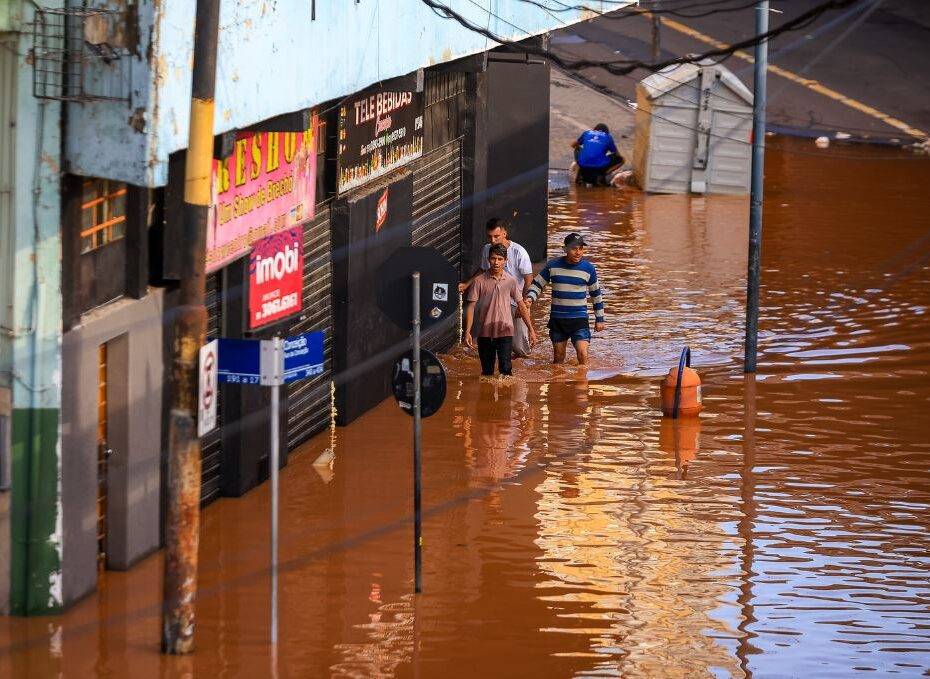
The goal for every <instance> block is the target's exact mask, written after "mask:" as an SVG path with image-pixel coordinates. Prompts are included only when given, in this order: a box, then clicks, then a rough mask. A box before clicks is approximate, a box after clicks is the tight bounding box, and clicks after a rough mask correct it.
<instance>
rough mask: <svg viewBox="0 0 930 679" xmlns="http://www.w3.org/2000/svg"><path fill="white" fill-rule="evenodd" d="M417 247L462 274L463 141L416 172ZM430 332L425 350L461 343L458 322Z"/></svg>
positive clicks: (438, 151)
mask: <svg viewBox="0 0 930 679" xmlns="http://www.w3.org/2000/svg"><path fill="white" fill-rule="evenodd" d="M413 244H414V245H422V246H429V247H434V248H436V249H437V250H439V252H440V253H442V255H443V256H444V257H445V258H446V259H447V260H449V262H450V263H451V264H452V266H454V267H455V268H456V270H459V271H461V264H462V141H461V139H456V140H454V141H451V142H449V143H448V144H446V145H445V146H441V147H439V148H437V149H435V150H434V151H432V152H431V153H428V154H427V155H425V156H424V157H423V158H421V159H420V160H419V161H417V164H416V165H415V167H414V171H413ZM452 320H454V321H455V322H454V323H450V324H447V325H439V326H437V327H436V328H434V329H432V330H431V331H428V332H427V333H426V334H425V336H424V340H423V346H424V348H426V349H429V350H431V351H445V350H446V349H448V348H449V347H450V346H452V345H453V344H454V343H455V342H456V341H458V336H457V335H458V320H457V319H452Z"/></svg>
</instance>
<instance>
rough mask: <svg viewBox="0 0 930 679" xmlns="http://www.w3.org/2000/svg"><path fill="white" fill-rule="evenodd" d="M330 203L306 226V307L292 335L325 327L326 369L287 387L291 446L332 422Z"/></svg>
mask: <svg viewBox="0 0 930 679" xmlns="http://www.w3.org/2000/svg"><path fill="white" fill-rule="evenodd" d="M331 251H332V246H331V241H330V221H329V206H328V205H327V206H326V207H323V208H318V209H317V214H316V216H315V217H314V218H313V219H312V220H310V221H309V222H308V223H307V224H306V225H305V226H304V273H303V311H302V312H301V314H300V316H298V317H297V320H296V322H295V323H294V324H293V325H292V326H291V327H290V330H289V333H288V334H290V335H296V334H299V333H303V332H311V331H314V330H322V331H323V332H324V333H325V334H326V341H325V344H324V345H323V350H324V358H325V363H324V370H323V373H322V374H320V375H317V376H315V377H313V378H312V379H308V380H300V381H298V382H292V383H291V384H290V385H288V387H287V447H288V449H289V450H291V449H294V448H296V447H297V446H299V445H300V444H301V443H303V442H304V441H306V440H307V439H309V438H310V437H311V436H313V435H314V434H316V433H317V432H319V431H322V430H323V429H325V428H326V427H327V426H328V425H329V417H330V403H329V400H330V395H329V390H330V386H329V385H330V381H331V380H332V370H333V305H332V261H331Z"/></svg>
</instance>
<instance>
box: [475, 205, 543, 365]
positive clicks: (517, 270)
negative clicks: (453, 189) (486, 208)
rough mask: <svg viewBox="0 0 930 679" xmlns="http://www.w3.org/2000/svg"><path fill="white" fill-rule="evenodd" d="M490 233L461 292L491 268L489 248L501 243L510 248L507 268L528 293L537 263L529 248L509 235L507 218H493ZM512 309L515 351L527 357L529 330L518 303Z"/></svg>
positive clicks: (489, 227)
mask: <svg viewBox="0 0 930 679" xmlns="http://www.w3.org/2000/svg"><path fill="white" fill-rule="evenodd" d="M487 233H488V242H487V243H486V244H485V246H484V248H483V249H482V250H481V259H480V260H479V267H478V268H477V269H476V270H475V272H474V273H473V274H472V275H471V276H469V278H468V280H467V281H465V282H464V283H459V292H462V293H464V292H465V290H467V289H468V286H469V285H471V283H472V281H473V280H475V278H476V277H477V276H479V275H481V274H482V273H483V272H485V271H487V270H488V269H489V268H491V265H490V263H489V262H488V251H489V250H490V249H491V246H492V245H497V244H500V245H503V246H504V247H505V248H507V263H506V264H505V265H504V271H506V272H507V273H509V274H510V275H511V276H513V277H514V278H516V279H517V282H518V283H520V287H521V292H522V294H524V295H525V294H526V293H527V292H528V291H529V289H530V285H532V283H533V263H532V262H531V261H530V254H529V253H528V252H527V251H526V248H525V247H523V246H522V245H520V244H519V243H514V242H513V241H512V240H509V239H508V238H507V223H506V222H505V221H504V220H503V219H500V218H498V217H492V218H491V219H489V220H488V223H487ZM511 311H512V312H513V354H514V356H520V357H523V358H525V357H526V356H529V355H530V338H529V330H528V329H527V327H526V324H525V323H524V322H523V319H522V318H520V315H519V314H518V313H517V306H516V305H515V304H514V305H512V306H511Z"/></svg>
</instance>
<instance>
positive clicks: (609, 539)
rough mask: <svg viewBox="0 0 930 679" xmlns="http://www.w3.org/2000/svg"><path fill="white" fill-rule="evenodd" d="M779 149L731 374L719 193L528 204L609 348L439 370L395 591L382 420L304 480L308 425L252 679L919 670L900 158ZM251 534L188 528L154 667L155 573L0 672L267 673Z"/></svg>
mask: <svg viewBox="0 0 930 679" xmlns="http://www.w3.org/2000/svg"><path fill="white" fill-rule="evenodd" d="M802 143H803V142H798V141H796V140H779V139H776V140H773V147H772V148H771V149H770V150H769V154H768V158H767V161H768V166H767V174H766V179H767V193H766V203H765V233H764V244H763V253H762V256H763V288H762V318H761V335H760V352H761V354H760V361H759V374H758V375H757V376H756V377H744V376H743V375H742V373H741V356H742V339H743V324H742V321H743V314H744V289H745V267H746V222H747V201H746V199H745V197H743V198H728V197H704V198H702V197H687V196H646V195H644V194H641V193H638V192H633V191H629V192H619V191H607V190H584V189H578V190H575V189H572V190H571V191H570V192H568V193H566V194H563V195H559V196H556V197H554V198H553V199H552V201H551V204H550V218H551V226H550V243H551V244H553V248H554V244H557V243H559V242H561V238H562V236H564V234H565V233H567V232H568V231H572V230H580V231H583V232H584V233H585V235H586V237H587V238H588V240H589V243H590V247H589V250H590V256H591V258H592V260H593V261H594V262H595V263H596V264H597V266H598V269H599V272H600V276H601V280H602V285H603V287H604V288H605V290H606V295H607V298H606V302H607V309H608V329H607V331H606V332H605V333H604V334H602V335H601V336H598V337H597V338H596V339H595V341H594V344H593V353H594V358H593V363H592V365H591V366H590V367H589V368H588V369H584V368H579V367H578V366H572V365H566V366H552V365H550V364H549V362H548V352H549V346H548V342H542V343H541V344H540V345H539V346H537V347H536V349H535V350H534V352H533V355H532V356H531V357H530V358H528V359H525V360H521V361H519V362H518V363H517V364H516V377H514V378H513V379H511V380H506V381H482V380H480V379H479V378H478V366H477V361H476V359H475V357H474V356H472V355H469V354H468V353H467V352H466V351H465V350H464V349H462V348H461V347H457V348H455V349H454V350H453V351H452V352H450V354H449V355H447V356H444V357H443V361H444V363H445V365H446V368H447V371H448V374H449V378H450V381H449V390H448V394H449V396H448V398H447V401H446V405H445V406H444V407H443V409H442V410H441V411H440V412H439V413H438V414H437V415H435V416H434V417H432V418H429V419H428V420H426V421H425V423H424V473H425V478H424V501H425V506H426V514H425V524H424V567H425V571H424V593H423V594H422V595H421V596H420V597H417V598H414V597H413V596H412V594H411V591H412V555H411V551H412V550H411V546H412V545H411V541H412V528H411V525H410V513H411V499H410V490H411V483H412V482H411V467H412V465H411V459H410V457H411V455H410V445H409V441H410V436H411V425H410V422H409V419H408V418H406V417H405V416H403V415H401V414H400V413H399V412H398V410H397V409H396V407H395V406H394V405H393V403H389V402H386V403H383V404H381V405H380V406H379V407H378V408H376V409H375V410H373V411H372V412H370V413H368V414H367V415H365V416H364V417H362V418H361V419H360V420H359V421H357V422H356V423H355V424H353V425H352V426H350V427H348V428H345V429H341V430H339V431H338V432H337V434H336V439H335V450H336V456H335V461H334V463H333V465H332V468H331V469H330V468H323V469H317V468H314V467H313V466H312V462H313V460H314V459H316V457H317V455H318V454H319V453H320V452H321V451H322V450H323V449H324V448H326V447H328V446H329V445H330V440H329V435H328V434H324V435H322V436H320V437H318V438H317V439H314V440H313V441H311V442H309V444H307V446H306V447H305V448H304V449H303V450H302V451H301V452H300V453H298V454H297V455H295V456H293V457H292V458H291V462H290V463H289V465H288V467H287V468H286V469H285V470H284V471H283V473H282V507H281V516H282V535H281V550H282V553H281V561H282V589H281V591H282V595H281V596H282V599H281V602H280V605H281V623H280V634H281V642H280V647H279V650H278V666H279V668H280V673H281V675H282V676H326V675H332V676H359V677H361V676H366V677H367V676H423V677H428V676H436V675H440V674H441V675H443V676H469V677H470V676H569V675H578V676H624V677H637V676H641V677H695V676H733V677H743V676H753V675H754V676H758V677H780V676H805V675H806V676H849V675H851V674H854V673H856V672H858V671H862V672H865V671H871V672H873V674H875V673H877V675H878V676H886V675H891V674H893V673H897V674H899V675H901V676H920V675H922V674H923V673H924V672H926V671H927V670H928V667H930V633H928V629H930V606H928V604H930V584H928V583H930V578H928V573H930V540H928V537H927V535H928V531H927V529H928V524H930V519H928V516H930V513H928V509H930V487H928V483H927V478H928V472H930V442H928V438H927V436H926V431H925V427H924V426H923V424H922V423H923V421H924V420H925V411H926V410H927V407H928V402H930V387H928V382H927V380H928V374H927V373H928V367H930V323H928V314H927V309H928V308H930V264H928V254H927V253H928V252H930V248H928V243H930V237H928V234H930V209H928V208H930V203H928V197H927V194H926V189H925V187H927V186H930V163H928V162H915V161H913V160H911V159H910V158H909V157H907V156H906V155H904V154H903V153H901V155H897V154H898V153H899V152H896V151H885V150H876V149H868V150H866V149H855V148H853V149H842V153H840V154H836V155H834V152H833V151H832V150H831V151H824V153H823V154H821V155H815V154H811V155H807V154H805V155H800V154H796V153H792V150H794V149H795V148H796V147H799V145H800V144H802ZM803 148H804V149H809V146H806V145H805V146H804V147H803ZM839 155H842V156H843V157H842V158H841V157H838V156H839ZM906 160H907V162H905V161H906ZM879 180H880V181H881V182H882V183H881V184H879V183H878V182H879ZM553 251H554V250H553ZM537 307H539V308H534V311H533V313H534V317H535V318H536V321H537V322H538V327H540V328H542V327H543V323H544V319H545V312H546V309H545V305H537ZM683 345H688V346H690V347H691V349H692V351H693V355H694V365H695V366H696V367H697V368H698V370H699V371H700V373H701V376H702V379H703V382H704V394H705V407H706V410H705V412H704V413H703V414H702V416H701V418H700V420H699V421H693V420H681V421H679V422H678V423H671V422H670V421H664V420H663V419H662V418H661V417H660V416H659V414H658V412H657V401H658V389H657V378H658V376H659V375H661V374H663V373H664V372H665V371H666V370H668V368H669V367H671V366H672V365H675V364H676V363H677V356H678V352H679V351H680V349H681V347H682V346H683ZM267 517H268V489H267V487H261V488H258V489H256V490H254V491H252V492H251V493H250V494H249V495H248V496H246V497H244V498H240V499H235V500H225V499H224V500H221V501H219V502H217V503H215V504H214V505H212V506H210V507H209V508H208V509H207V510H206V511H205V512H204V515H203V521H204V525H203V538H202V543H201V580H200V598H199V603H198V624H199V627H198V651H197V653H196V654H195V655H194V656H192V657H190V658H182V659H179V658H162V657H160V656H159V655H158V652H157V651H158V638H159V636H158V598H159V595H160V573H161V565H160V557H159V556H154V557H152V558H150V559H148V560H147V561H145V562H144V563H142V564H140V565H139V566H138V567H136V568H135V569H134V570H132V571H130V572H128V573H110V574H108V575H107V578H106V583H105V587H104V588H103V589H102V591H101V592H100V593H98V594H97V595H95V596H93V597H91V598H89V599H88V600H86V601H84V602H82V603H81V604H79V605H77V606H76V607H75V608H74V609H73V610H72V611H70V612H69V613H68V614H67V615H64V616H59V617H55V618H41V619H29V620H19V619H4V620H3V622H2V623H0V648H2V649H3V651H2V652H0V675H3V676H16V677H29V676H49V675H61V676H88V675H99V676H108V675H112V676H125V675H128V674H130V673H131V674H132V675H133V676H159V677H160V676H178V675H184V674H190V675H201V676H211V677H212V676H216V677H232V676H240V675H257V676H264V675H266V674H267V673H268V668H269V662H270V653H269V648H268V645H267V639H268V605H267V602H268V575H267V570H266V568H267V550H268V543H267V537H266V535H267V531H266V526H267Z"/></svg>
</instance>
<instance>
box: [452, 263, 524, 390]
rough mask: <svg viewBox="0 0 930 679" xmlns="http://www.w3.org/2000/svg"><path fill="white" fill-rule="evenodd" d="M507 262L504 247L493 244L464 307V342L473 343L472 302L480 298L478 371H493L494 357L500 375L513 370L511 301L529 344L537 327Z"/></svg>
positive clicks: (483, 372)
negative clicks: (506, 265) (479, 361)
mask: <svg viewBox="0 0 930 679" xmlns="http://www.w3.org/2000/svg"><path fill="white" fill-rule="evenodd" d="M506 263H507V248H505V247H504V246H503V245H492V246H491V248H490V250H489V252H488V264H489V265H490V268H489V269H488V270H487V271H485V272H484V273H482V274H481V275H479V276H478V277H476V278H475V279H474V281H473V282H472V284H471V287H469V288H468V294H467V296H466V298H465V299H466V301H467V302H468V306H467V307H465V344H467V345H468V346H469V347H472V348H474V347H475V340H474V338H473V337H472V335H471V328H472V324H473V323H474V320H475V306H476V304H477V303H478V302H479V301H480V302H481V309H482V310H481V313H480V314H479V318H478V326H477V327H478V332H477V335H478V357H479V358H480V359H481V374H482V375H493V374H494V363H495V358H496V359H497V364H498V368H499V370H500V374H501V375H510V374H512V368H511V361H510V357H511V352H512V350H513V315H512V314H511V311H510V304H511V301H513V302H514V303H516V305H517V311H518V313H519V314H520V318H522V319H523V322H524V323H526V327H527V328H529V333H530V345H532V344H535V342H536V330H535V329H534V328H533V321H532V319H531V318H530V312H529V310H527V308H526V305H525V304H524V303H523V294H522V286H521V284H520V283H518V282H517V279H516V278H514V277H513V276H511V275H510V274H509V273H507V272H506V271H504V265H505V264H506Z"/></svg>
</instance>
